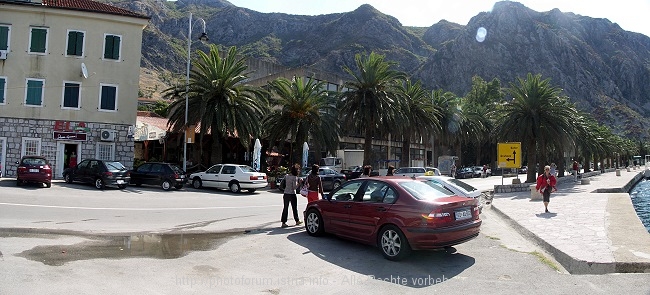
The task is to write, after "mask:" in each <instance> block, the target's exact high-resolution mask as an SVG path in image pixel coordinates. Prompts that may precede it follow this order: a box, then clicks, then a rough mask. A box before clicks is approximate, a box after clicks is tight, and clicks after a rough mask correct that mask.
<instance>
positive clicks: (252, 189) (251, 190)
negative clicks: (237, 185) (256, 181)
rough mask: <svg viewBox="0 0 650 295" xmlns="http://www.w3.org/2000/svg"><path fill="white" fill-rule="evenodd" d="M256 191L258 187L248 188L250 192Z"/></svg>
mask: <svg viewBox="0 0 650 295" xmlns="http://www.w3.org/2000/svg"><path fill="white" fill-rule="evenodd" d="M255 191H256V189H254V188H249V189H248V192H249V193H251V194H252V193H254V192H255Z"/></svg>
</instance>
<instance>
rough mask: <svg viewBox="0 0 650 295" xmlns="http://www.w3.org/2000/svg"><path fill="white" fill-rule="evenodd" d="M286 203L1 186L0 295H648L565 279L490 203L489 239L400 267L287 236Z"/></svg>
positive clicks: (621, 285) (353, 247)
mask: <svg viewBox="0 0 650 295" xmlns="http://www.w3.org/2000/svg"><path fill="white" fill-rule="evenodd" d="M468 182H473V183H472V184H473V185H474V186H476V187H479V188H483V187H486V186H487V187H489V185H488V184H487V183H490V182H499V183H500V178H498V177H491V178H488V179H474V180H470V181H468ZM492 185H493V184H492ZM281 200H282V195H281V194H280V193H279V191H268V190H266V191H258V192H256V193H253V194H248V193H242V194H232V193H229V192H226V191H217V190H195V189H192V188H186V189H183V190H181V191H170V192H163V191H162V190H160V189H159V188H157V187H129V188H128V189H127V190H124V191H120V190H118V189H107V190H104V191H98V190H96V189H95V188H94V187H92V186H86V185H83V184H65V183H60V182H57V183H55V184H54V185H53V186H52V188H50V189H46V188H37V187H34V186H28V187H15V184H14V181H12V180H11V179H2V180H0V228H2V230H0V252H1V253H2V255H1V257H0V265H1V267H0V286H1V287H0V294H124V293H129V294H149V293H158V294H169V293H181V294H185V293H193V294H231V293H235V292H237V293H241V294H253V293H263V294H266V293H269V294H304V293H313V292H319V293H323V294H362V293H363V294H368V293H370V292H372V293H379V294H387V293H396V294H403V293H416V294H419V293H422V294H424V293H426V294H438V293H446V294H484V293H487V292H490V293H496V294H522V293H527V294H567V293H573V294H612V293H614V294H621V293H627V294H650V286H649V285H648V283H647V282H648V281H650V274H608V275H569V274H567V273H566V272H565V271H564V270H563V269H561V267H560V266H559V264H558V263H556V262H554V261H553V260H552V259H551V258H550V256H549V255H546V254H545V253H543V251H541V250H540V248H539V247H538V246H537V245H534V244H532V243H531V242H529V241H527V240H526V239H524V238H523V237H521V236H520V235H519V234H518V233H517V232H516V231H514V230H513V229H512V228H510V227H509V226H508V225H507V223H505V222H504V221H503V220H501V219H500V218H499V216H498V215H496V214H495V213H494V212H491V210H490V207H489V206H488V207H486V208H485V209H484V211H483V213H482V215H481V217H482V219H483V220H484V223H483V225H482V233H481V235H479V237H478V238H476V239H474V240H471V241H469V242H467V243H464V244H461V245H458V246H457V247H455V250H456V251H455V252H454V253H448V252H445V251H426V252H415V253H413V255H412V256H410V257H409V258H407V259H406V260H405V261H401V262H391V261H388V260H385V259H384V258H383V257H382V256H381V253H380V252H379V250H378V249H376V248H373V247H369V246H365V245H360V244H357V243H353V242H349V241H346V240H342V239H339V238H337V237H333V236H325V237H321V238H314V237H310V236H308V235H307V234H306V233H305V232H304V229H303V228H302V227H289V228H280V227H279V225H280V223H279V215H280V212H281V209H282V207H281V203H282V202H281ZM304 206H305V203H304V199H299V208H303V207H304ZM223 232H228V233H226V234H223ZM47 233H49V234H47ZM208 233H210V234H208ZM214 233H221V234H214Z"/></svg>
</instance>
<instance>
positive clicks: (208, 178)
mask: <svg viewBox="0 0 650 295" xmlns="http://www.w3.org/2000/svg"><path fill="white" fill-rule="evenodd" d="M189 180H190V181H191V182H192V186H193V187H194V188H197V189H198V188H201V187H214V188H221V189H227V190H230V191H231V192H233V193H238V192H240V191H241V190H248V192H251V193H253V192H255V190H257V189H260V188H263V187H266V185H267V184H268V181H267V178H266V173H262V172H257V171H255V170H254V169H253V168H252V167H250V166H247V165H238V164H217V165H214V166H212V167H210V168H208V170H205V171H203V172H196V173H192V174H191V175H190V178H189Z"/></svg>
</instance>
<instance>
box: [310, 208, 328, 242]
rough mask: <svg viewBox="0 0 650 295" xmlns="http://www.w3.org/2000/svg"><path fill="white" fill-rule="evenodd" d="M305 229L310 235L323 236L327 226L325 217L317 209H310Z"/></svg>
mask: <svg viewBox="0 0 650 295" xmlns="http://www.w3.org/2000/svg"><path fill="white" fill-rule="evenodd" d="M305 230H307V233H308V234H309V235H310V236H314V237H318V236H322V235H323V233H325V227H324V226H323V218H322V217H321V215H320V213H318V210H316V209H310V210H309V211H307V217H306V218H305Z"/></svg>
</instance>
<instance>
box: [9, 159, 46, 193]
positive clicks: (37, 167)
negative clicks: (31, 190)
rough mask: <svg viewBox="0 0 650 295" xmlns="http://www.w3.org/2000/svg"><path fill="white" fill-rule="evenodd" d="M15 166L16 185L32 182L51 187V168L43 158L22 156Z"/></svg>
mask: <svg viewBox="0 0 650 295" xmlns="http://www.w3.org/2000/svg"><path fill="white" fill-rule="evenodd" d="M16 164H17V165H18V169H17V173H16V175H17V177H16V185H18V186H20V185H22V184H24V183H26V182H32V183H42V184H45V186H46V187H51V186H52V167H51V166H50V163H49V162H48V161H47V159H46V158H45V157H41V156H24V157H22V159H20V162H16Z"/></svg>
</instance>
